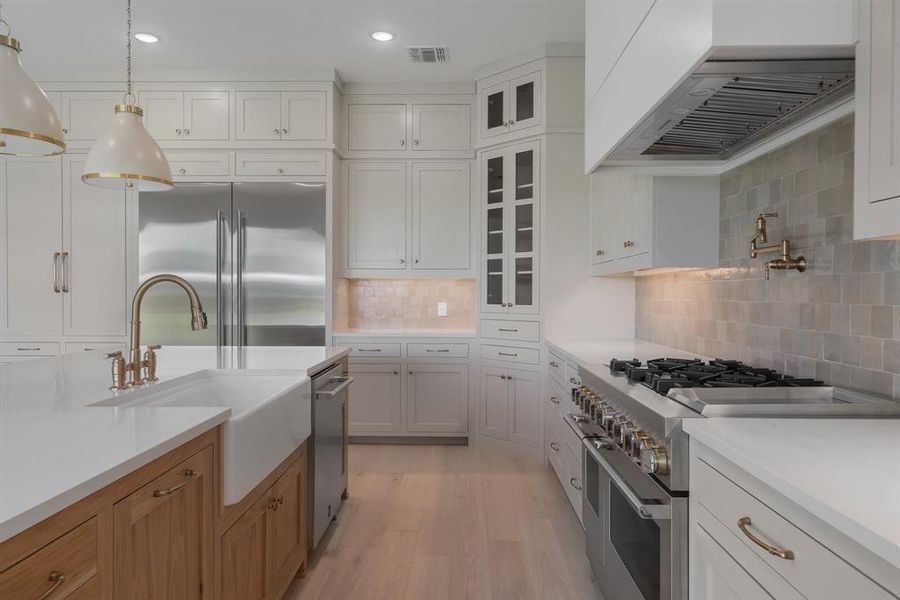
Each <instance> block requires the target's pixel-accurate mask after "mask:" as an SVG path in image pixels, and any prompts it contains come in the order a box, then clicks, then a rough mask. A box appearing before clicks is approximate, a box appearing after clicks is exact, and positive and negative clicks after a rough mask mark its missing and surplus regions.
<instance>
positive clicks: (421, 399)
mask: <svg viewBox="0 0 900 600" xmlns="http://www.w3.org/2000/svg"><path fill="white" fill-rule="evenodd" d="M406 381H407V384H406V431H408V432H413V431H417V432H426V433H437V432H442V433H466V431H468V428H469V368H468V367H467V366H466V365H445V364H432V363H410V364H409V366H408V367H407V379H406Z"/></svg>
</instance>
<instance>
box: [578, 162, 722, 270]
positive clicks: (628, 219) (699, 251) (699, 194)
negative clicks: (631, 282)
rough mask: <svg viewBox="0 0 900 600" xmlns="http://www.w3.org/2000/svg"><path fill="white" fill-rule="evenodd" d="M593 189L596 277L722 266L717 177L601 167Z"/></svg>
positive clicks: (595, 177) (591, 251) (593, 250)
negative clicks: (656, 174)
mask: <svg viewBox="0 0 900 600" xmlns="http://www.w3.org/2000/svg"><path fill="white" fill-rule="evenodd" d="M590 187H591V192H590V194H591V197H590V211H591V214H590V232H591V248H590V254H591V255H590V260H591V265H592V268H591V270H592V273H593V274H594V275H621V274H626V273H630V272H632V271H639V270H644V269H654V268H661V267H697V268H700V267H716V266H718V265H719V238H718V232H719V182H718V178H717V177H699V176H698V177H687V176H684V177H673V176H653V175H646V174H641V173H635V172H634V171H632V170H628V169H601V170H600V171H598V172H596V173H594V174H593V175H591V182H590Z"/></svg>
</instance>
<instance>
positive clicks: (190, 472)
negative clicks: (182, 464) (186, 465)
mask: <svg viewBox="0 0 900 600" xmlns="http://www.w3.org/2000/svg"><path fill="white" fill-rule="evenodd" d="M184 476H185V477H187V479H186V480H185V481H182V482H181V483H179V484H178V485H175V486H172V487H170V488H166V489H164V490H153V497H154V498H161V497H163V496H171V495H172V494H174V493H175V492H177V491H178V490H180V489H181V488H183V487H184V486H186V485H187V484H189V483H190V482H192V481H193V480H194V479H196V478H197V474H196V473H195V472H194V470H193V469H185V471H184Z"/></svg>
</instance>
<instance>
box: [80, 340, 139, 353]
mask: <svg viewBox="0 0 900 600" xmlns="http://www.w3.org/2000/svg"><path fill="white" fill-rule="evenodd" d="M124 347H125V344H124V343H122V344H116V343H114V342H113V343H110V342H66V353H67V354H71V353H72V352H115V351H117V350H122V349H123V348H124Z"/></svg>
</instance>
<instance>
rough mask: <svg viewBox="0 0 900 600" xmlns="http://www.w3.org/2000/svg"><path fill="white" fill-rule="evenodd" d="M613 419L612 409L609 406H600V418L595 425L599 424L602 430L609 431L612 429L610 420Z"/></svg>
mask: <svg viewBox="0 0 900 600" xmlns="http://www.w3.org/2000/svg"><path fill="white" fill-rule="evenodd" d="M614 418H615V413H614V412H613V409H611V408H610V407H609V406H602V407H601V408H600V416H599V418H598V419H597V423H599V424H600V426H601V427H602V428H603V429H606V430H607V431H609V430H610V428H611V427H612V420H613V419H614Z"/></svg>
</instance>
